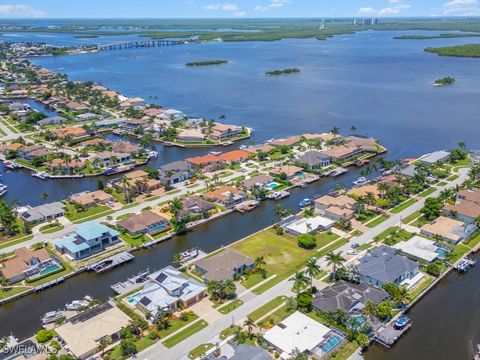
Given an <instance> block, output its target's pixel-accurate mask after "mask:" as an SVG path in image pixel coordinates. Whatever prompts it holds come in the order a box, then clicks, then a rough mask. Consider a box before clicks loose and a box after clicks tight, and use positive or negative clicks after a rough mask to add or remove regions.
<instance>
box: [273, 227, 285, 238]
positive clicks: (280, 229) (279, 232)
mask: <svg viewBox="0 0 480 360" xmlns="http://www.w3.org/2000/svg"><path fill="white" fill-rule="evenodd" d="M275 234H277V235H279V236H282V235H283V228H282V227H281V226H279V227H277V228H276V229H275Z"/></svg>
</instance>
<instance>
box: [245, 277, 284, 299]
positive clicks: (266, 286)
mask: <svg viewBox="0 0 480 360" xmlns="http://www.w3.org/2000/svg"><path fill="white" fill-rule="evenodd" d="M283 279H284V278H282V277H280V276H276V277H274V278H271V279H270V280H267V281H265V282H264V283H263V284H262V285H260V286H257V287H256V288H255V289H253V290H252V292H253V293H254V294H256V295H260V294H262V293H264V292H265V291H267V290H268V289H270V288H271V287H274V286H275V285H277V284H278V283H279V282H281V281H282V280H283Z"/></svg>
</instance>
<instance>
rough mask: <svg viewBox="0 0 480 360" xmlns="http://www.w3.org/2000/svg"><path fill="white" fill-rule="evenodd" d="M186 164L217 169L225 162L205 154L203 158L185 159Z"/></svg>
mask: <svg viewBox="0 0 480 360" xmlns="http://www.w3.org/2000/svg"><path fill="white" fill-rule="evenodd" d="M185 161H186V162H188V163H190V164H192V165H193V166H198V167H207V166H208V167H210V168H212V169H213V168H218V167H220V166H221V165H223V164H224V163H225V162H224V161H223V160H222V159H220V158H219V157H218V156H216V155H212V154H207V155H203V156H196V157H190V158H186V159H185Z"/></svg>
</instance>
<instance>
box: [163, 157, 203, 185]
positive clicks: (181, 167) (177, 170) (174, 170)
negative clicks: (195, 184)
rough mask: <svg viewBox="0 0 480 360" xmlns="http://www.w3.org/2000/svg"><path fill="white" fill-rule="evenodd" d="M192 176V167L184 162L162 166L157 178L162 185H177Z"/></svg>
mask: <svg viewBox="0 0 480 360" xmlns="http://www.w3.org/2000/svg"><path fill="white" fill-rule="evenodd" d="M193 175H194V171H193V166H192V165H191V164H190V163H188V162H186V161H184V160H179V161H174V162H171V163H169V164H165V165H162V166H160V168H159V169H158V178H159V179H160V182H161V183H162V184H169V185H173V184H177V183H180V182H182V181H185V180H188V179H190V178H191V177H192V176H193Z"/></svg>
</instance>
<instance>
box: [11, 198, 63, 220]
mask: <svg viewBox="0 0 480 360" xmlns="http://www.w3.org/2000/svg"><path fill="white" fill-rule="evenodd" d="M65 208H66V207H65V204H63V203H61V202H58V201H57V202H53V203H49V204H42V205H39V206H35V207H32V208H28V210H26V211H24V212H21V213H20V214H19V215H20V217H21V218H22V219H23V220H25V221H26V222H28V223H29V224H38V223H41V222H44V221H53V220H55V219H58V218H59V217H62V216H64V215H65Z"/></svg>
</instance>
